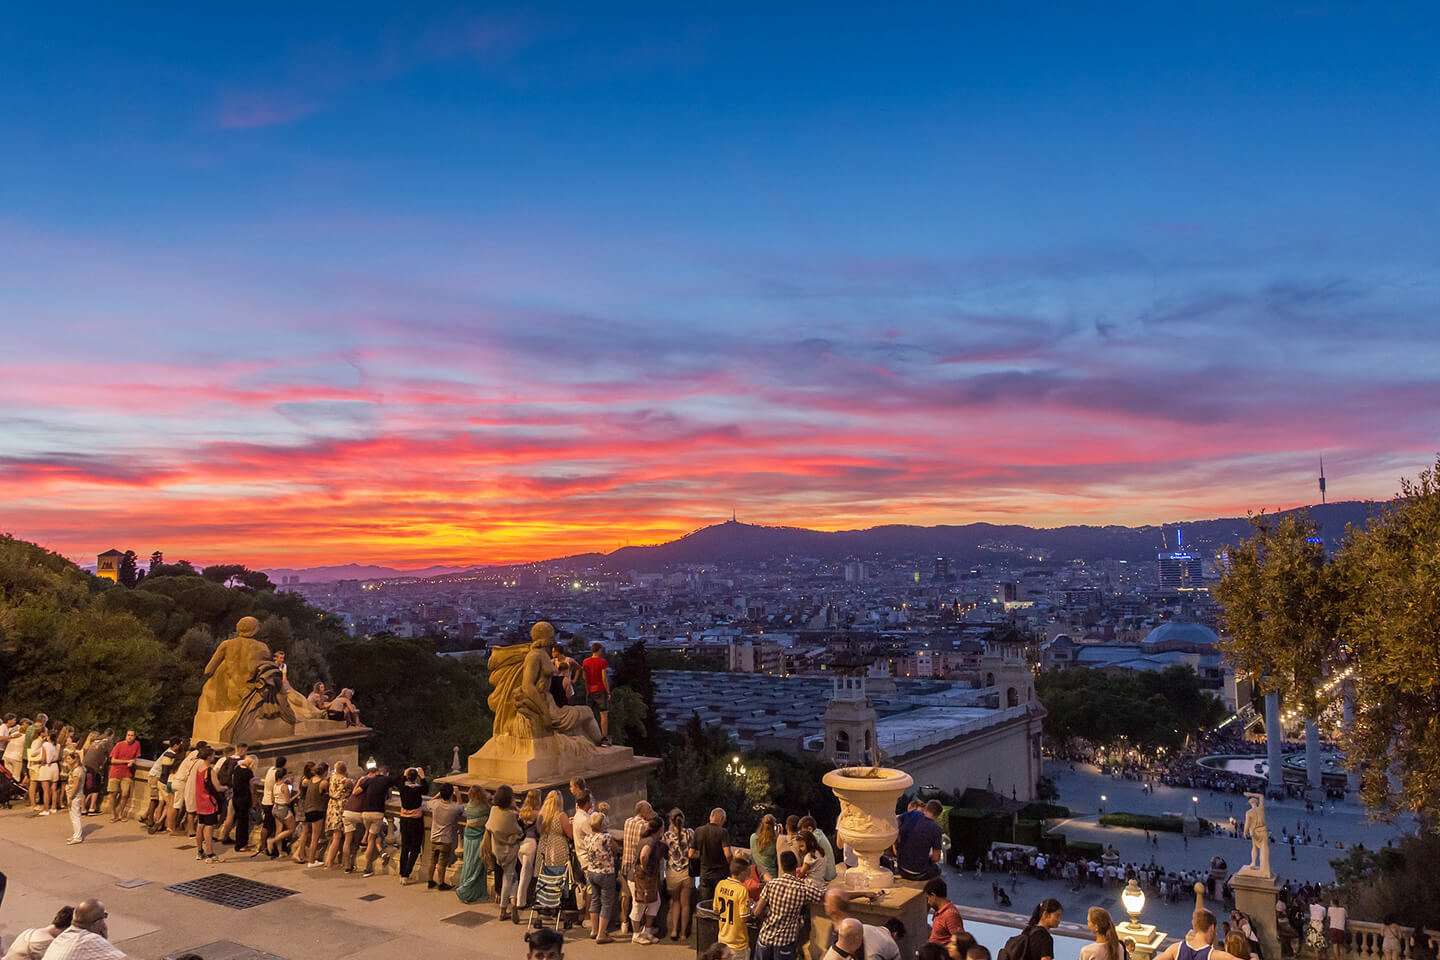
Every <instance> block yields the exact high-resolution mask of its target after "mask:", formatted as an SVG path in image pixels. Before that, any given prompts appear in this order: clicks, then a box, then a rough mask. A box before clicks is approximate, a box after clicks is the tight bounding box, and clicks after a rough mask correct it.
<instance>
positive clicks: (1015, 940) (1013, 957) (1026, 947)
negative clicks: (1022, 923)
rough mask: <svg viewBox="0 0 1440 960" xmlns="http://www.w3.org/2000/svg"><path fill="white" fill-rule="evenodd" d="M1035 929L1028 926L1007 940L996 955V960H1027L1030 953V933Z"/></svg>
mask: <svg viewBox="0 0 1440 960" xmlns="http://www.w3.org/2000/svg"><path fill="white" fill-rule="evenodd" d="M1034 929H1035V927H1034V926H1033V925H1028V924H1027V925H1026V927H1025V929H1023V930H1021V931H1020V932H1019V933H1017V934H1015V936H1013V937H1011V938H1010V939H1009V940H1006V941H1005V946H1003V947H1001V948H1000V952H999V953H997V954H996V955H995V960H1026V955H1027V954H1028V953H1029V952H1030V931H1031V930H1034Z"/></svg>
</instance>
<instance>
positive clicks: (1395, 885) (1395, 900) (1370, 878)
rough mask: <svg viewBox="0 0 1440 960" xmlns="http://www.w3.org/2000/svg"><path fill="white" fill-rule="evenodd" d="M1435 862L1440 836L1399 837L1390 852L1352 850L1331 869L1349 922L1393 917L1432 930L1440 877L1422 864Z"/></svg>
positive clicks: (1439, 902) (1439, 897) (1437, 911)
mask: <svg viewBox="0 0 1440 960" xmlns="http://www.w3.org/2000/svg"><path fill="white" fill-rule="evenodd" d="M1437 857H1440V836H1437V835H1436V834H1433V833H1432V834H1421V835H1419V836H1408V837H1403V838H1401V839H1400V841H1399V842H1398V844H1397V845H1396V846H1395V847H1394V848H1389V847H1382V848H1381V849H1379V850H1369V849H1367V848H1365V847H1364V846H1362V845H1359V844H1356V845H1355V846H1352V847H1351V848H1350V850H1349V852H1348V853H1347V854H1346V855H1345V856H1344V857H1342V858H1340V859H1338V860H1331V861H1330V866H1331V867H1332V868H1334V870H1335V886H1336V888H1337V890H1338V891H1339V895H1340V898H1341V901H1342V902H1343V903H1344V904H1345V905H1346V906H1347V907H1348V908H1349V909H1350V913H1351V915H1352V916H1356V917H1364V918H1365V919H1368V920H1379V919H1383V918H1384V917H1387V916H1391V915H1394V916H1396V917H1399V918H1400V922H1401V923H1405V924H1412V923H1415V922H1416V921H1417V920H1418V921H1422V922H1425V923H1426V924H1428V925H1430V926H1433V925H1434V918H1436V917H1440V873H1437V872H1436V871H1435V870H1433V869H1428V868H1426V867H1425V864H1433V863H1435V862H1436V858H1437Z"/></svg>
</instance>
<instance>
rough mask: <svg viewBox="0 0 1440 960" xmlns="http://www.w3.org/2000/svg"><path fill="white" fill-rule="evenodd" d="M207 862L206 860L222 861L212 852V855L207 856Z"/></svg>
mask: <svg viewBox="0 0 1440 960" xmlns="http://www.w3.org/2000/svg"><path fill="white" fill-rule="evenodd" d="M205 862H206V863H219V862H220V858H219V857H217V856H215V854H213V853H212V854H210V856H208V857H206V858H205Z"/></svg>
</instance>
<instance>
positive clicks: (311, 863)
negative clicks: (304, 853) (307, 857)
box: [305, 860, 325, 870]
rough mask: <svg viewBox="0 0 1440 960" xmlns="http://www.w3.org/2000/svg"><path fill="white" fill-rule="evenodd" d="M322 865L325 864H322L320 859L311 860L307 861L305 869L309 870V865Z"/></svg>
mask: <svg viewBox="0 0 1440 960" xmlns="http://www.w3.org/2000/svg"><path fill="white" fill-rule="evenodd" d="M323 866H325V864H324V863H323V862H322V861H320V860H311V861H310V862H309V863H307V864H305V869H306V870H309V869H310V868H311V867H323Z"/></svg>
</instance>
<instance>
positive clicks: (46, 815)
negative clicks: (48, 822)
mask: <svg viewBox="0 0 1440 960" xmlns="http://www.w3.org/2000/svg"><path fill="white" fill-rule="evenodd" d="M54 812H55V811H54V810H41V811H40V816H42V817H48V816H50V814H52V813H54Z"/></svg>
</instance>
